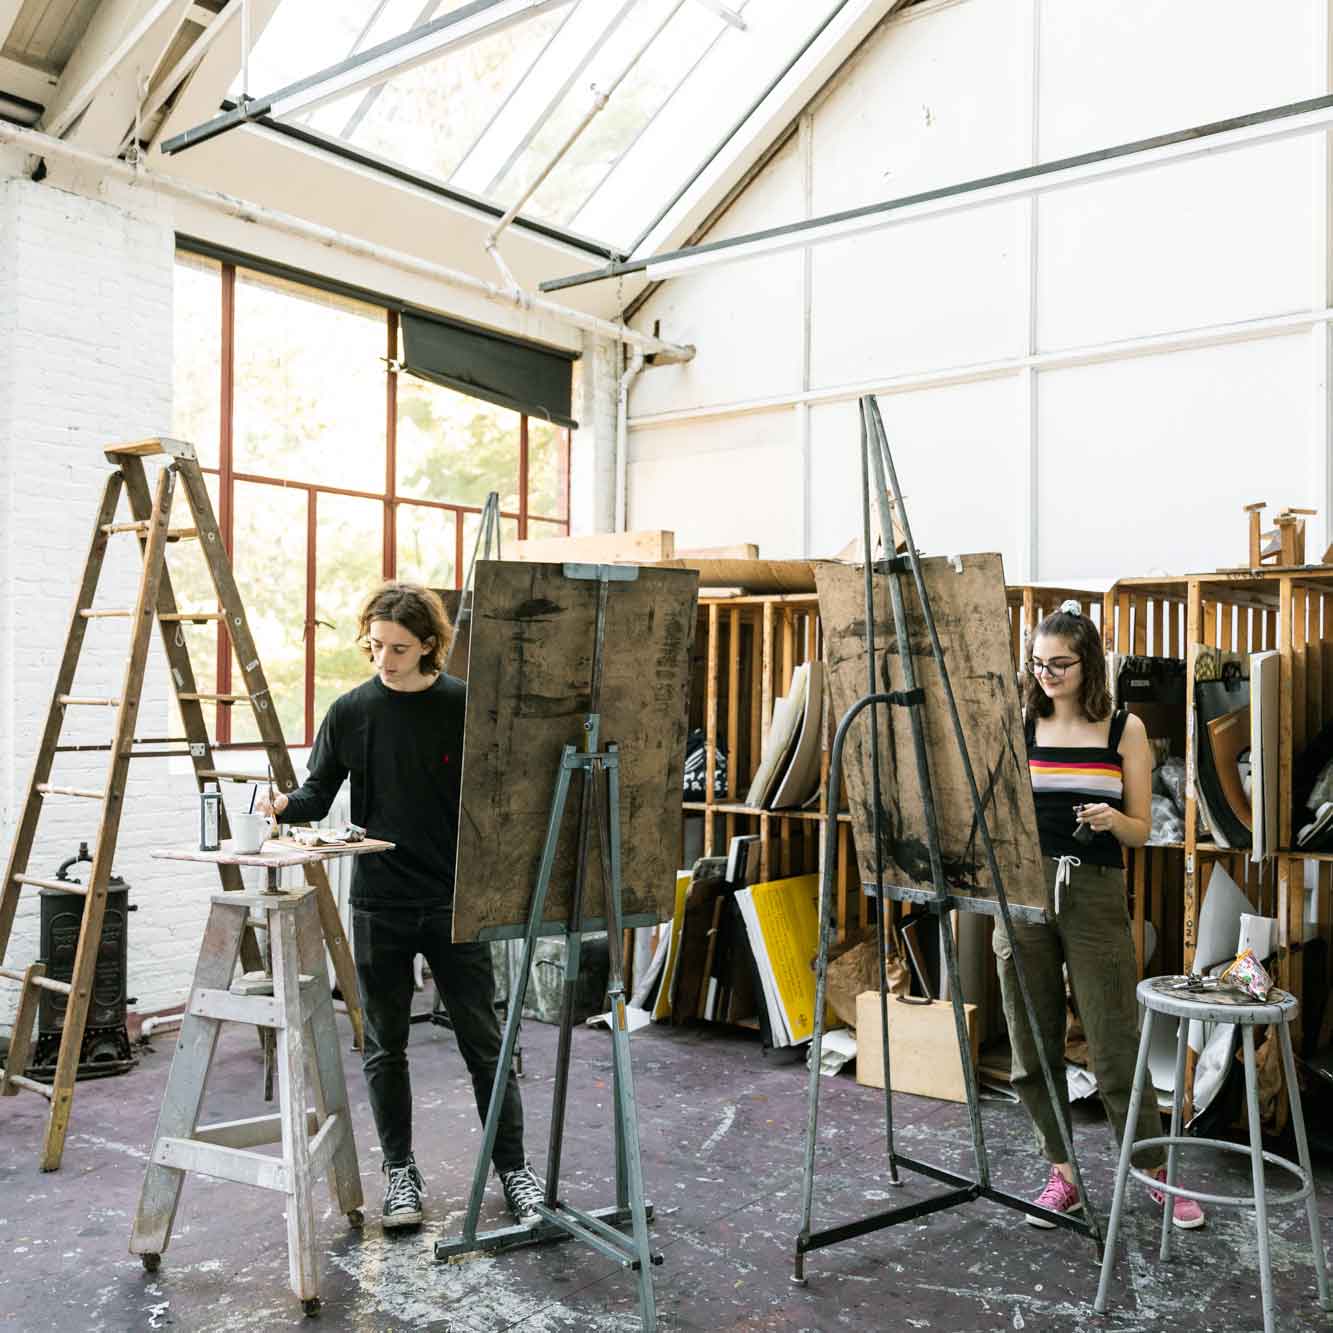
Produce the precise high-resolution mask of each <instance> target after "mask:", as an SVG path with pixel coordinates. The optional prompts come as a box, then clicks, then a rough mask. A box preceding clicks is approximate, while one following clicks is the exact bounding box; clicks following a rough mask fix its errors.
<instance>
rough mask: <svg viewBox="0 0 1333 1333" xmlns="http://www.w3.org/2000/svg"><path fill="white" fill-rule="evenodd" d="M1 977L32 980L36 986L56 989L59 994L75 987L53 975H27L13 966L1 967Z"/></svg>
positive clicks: (67, 992)
mask: <svg viewBox="0 0 1333 1333" xmlns="http://www.w3.org/2000/svg"><path fill="white" fill-rule="evenodd" d="M0 977H6V978H8V979H9V980H10V981H18V982H31V984H32V985H34V986H39V987H40V988H41V989H42V990H49V991H54V992H55V993H56V994H57V995H68V994H69V993H70V991H71V990H73V989H74V988H73V987H72V986H71V985H70V984H69V982H68V981H56V980H55V979H54V978H53V977H45V976H26V975H25V974H24V973H22V972H15V971H14V969H13V968H12V967H0Z"/></svg>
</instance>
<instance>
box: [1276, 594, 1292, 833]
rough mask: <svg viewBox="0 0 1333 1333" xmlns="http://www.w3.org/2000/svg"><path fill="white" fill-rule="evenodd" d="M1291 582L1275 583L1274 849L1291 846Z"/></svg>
mask: <svg viewBox="0 0 1333 1333" xmlns="http://www.w3.org/2000/svg"><path fill="white" fill-rule="evenodd" d="M1292 592H1293V588H1292V582H1291V579H1290V578H1289V577H1284V578H1281V579H1279V580H1278V625H1277V628H1278V633H1279V638H1278V643H1277V650H1278V664H1279V670H1280V675H1279V679H1278V798H1277V804H1278V846H1279V847H1282V848H1286V847H1290V846H1291V838H1292V829H1291V788H1292V779H1291V763H1292V759H1293V758H1294V757H1295V755H1294V752H1293V750H1292V742H1293V737H1294V732H1295V717H1294V714H1293V709H1292V688H1293V676H1294V671H1293V663H1292V633H1291V629H1292V624H1291V619H1292V609H1293V608H1292Z"/></svg>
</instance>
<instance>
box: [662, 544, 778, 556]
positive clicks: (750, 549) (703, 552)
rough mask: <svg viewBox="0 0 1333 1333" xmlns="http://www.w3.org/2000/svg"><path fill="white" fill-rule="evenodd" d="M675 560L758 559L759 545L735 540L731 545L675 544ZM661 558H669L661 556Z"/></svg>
mask: <svg viewBox="0 0 1333 1333" xmlns="http://www.w3.org/2000/svg"><path fill="white" fill-rule="evenodd" d="M675 558H676V559H677V560H758V559H759V547H758V546H756V545H755V544H754V543H753V542H736V543H735V544H734V545H732V546H677V547H676V550H675ZM662 559H663V560H669V559H671V557H670V556H663V557H662Z"/></svg>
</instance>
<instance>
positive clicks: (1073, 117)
mask: <svg viewBox="0 0 1333 1333" xmlns="http://www.w3.org/2000/svg"><path fill="white" fill-rule="evenodd" d="M1321 4H1322V0H1280V3H1277V4H1267V5H1263V6H1256V5H1255V4H1254V3H1253V2H1252V0H1128V2H1127V3H1126V0H1121V3H1118V4H1108V3H1106V0H1040V6H1041V17H1040V34H1041V37H1040V69H1041V79H1040V100H1039V106H1040V118H1039V125H1040V148H1041V156H1042V158H1043V160H1049V159H1051V158H1057V157H1066V156H1068V155H1070V154H1072V153H1083V152H1088V151H1090V150H1092V149H1097V148H1109V147H1110V146H1111V145H1113V144H1117V143H1128V142H1130V141H1131V140H1133V139H1142V138H1147V137H1149V136H1150V135H1154V134H1163V133H1167V132H1169V131H1171V130H1183V129H1188V128H1189V127H1190V126H1193V125H1201V124H1205V123H1206V122H1208V121H1212V120H1221V119H1223V118H1225V117H1227V116H1235V115H1240V114H1242V113H1244V112H1246V111H1257V110H1259V109H1261V108H1263V107H1267V106H1279V105H1281V104H1283V103H1285V102H1295V101H1298V100H1300V99H1301V98H1304V97H1316V96H1318V95H1319V94H1320V93H1321V92H1323V91H1324V89H1323V87H1322V86H1316V83H1315V78H1316V75H1315V62H1314V61H1313V60H1312V59H1311V52H1312V50H1313V49H1314V48H1315V44H1316V40H1317V34H1318V32H1319V24H1318V22H1317V15H1318V12H1319V9H1320V7H1321ZM1001 7H1002V8H1008V7H1009V6H1008V4H1004V5H1002V6H1001Z"/></svg>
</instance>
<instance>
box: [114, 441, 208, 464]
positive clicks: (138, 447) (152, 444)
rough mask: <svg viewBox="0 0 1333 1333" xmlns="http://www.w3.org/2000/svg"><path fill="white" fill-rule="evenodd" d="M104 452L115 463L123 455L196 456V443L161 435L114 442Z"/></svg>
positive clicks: (152, 456) (130, 456)
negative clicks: (145, 438)
mask: <svg viewBox="0 0 1333 1333" xmlns="http://www.w3.org/2000/svg"><path fill="white" fill-rule="evenodd" d="M102 452H103V453H104V454H105V455H106V456H107V457H108V458H109V459H110V460H111V461H112V462H113V463H114V462H116V460H117V459H119V458H121V457H126V458H154V457H156V456H157V455H158V454H170V455H171V456H172V457H173V458H188V459H191V460H193V459H194V457H195V453H194V445H192V444H189V443H188V442H187V441H185V440H174V439H172V438H171V437H170V436H167V435H161V436H157V437H154V438H153V439H148V440H129V441H127V442H126V443H125V444H113V445H111V446H110V448H108V449H103V450H102Z"/></svg>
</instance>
